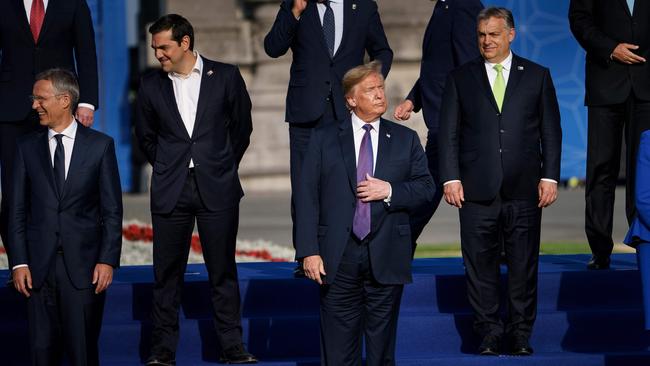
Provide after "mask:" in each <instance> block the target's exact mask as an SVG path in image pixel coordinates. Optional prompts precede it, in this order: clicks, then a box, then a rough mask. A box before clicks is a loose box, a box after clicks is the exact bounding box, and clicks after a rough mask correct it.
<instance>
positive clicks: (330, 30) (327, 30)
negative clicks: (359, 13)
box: [323, 0, 336, 57]
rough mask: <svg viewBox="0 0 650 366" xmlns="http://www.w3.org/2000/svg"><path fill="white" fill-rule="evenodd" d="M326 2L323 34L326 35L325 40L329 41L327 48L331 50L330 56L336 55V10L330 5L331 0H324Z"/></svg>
mask: <svg viewBox="0 0 650 366" xmlns="http://www.w3.org/2000/svg"><path fill="white" fill-rule="evenodd" d="M323 3H324V4H325V15H324V16H323V35H324V36H325V42H326V43H327V48H328V49H329V51H330V57H334V33H335V30H336V28H335V26H334V11H333V10H332V7H331V6H330V2H329V0H325V1H323Z"/></svg>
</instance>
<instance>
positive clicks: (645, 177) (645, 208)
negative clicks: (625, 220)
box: [623, 130, 650, 246]
mask: <svg viewBox="0 0 650 366" xmlns="http://www.w3.org/2000/svg"><path fill="white" fill-rule="evenodd" d="M648 182H650V130H646V131H645V132H643V133H642V134H641V142H640V144H639V156H638V158H637V162H636V186H635V187H636V190H635V192H634V195H635V197H634V203H635V204H636V209H637V215H636V217H635V218H634V220H633V221H632V225H630V229H629V231H628V232H627V236H626V237H625V240H623V242H624V243H625V244H629V245H632V246H636V245H637V244H639V243H643V242H645V243H649V242H650V184H648Z"/></svg>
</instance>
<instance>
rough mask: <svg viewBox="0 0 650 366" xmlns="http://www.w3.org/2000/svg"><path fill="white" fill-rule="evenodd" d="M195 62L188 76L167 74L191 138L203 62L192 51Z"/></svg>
mask: <svg viewBox="0 0 650 366" xmlns="http://www.w3.org/2000/svg"><path fill="white" fill-rule="evenodd" d="M194 56H196V62H195V63H194V67H193V68H192V71H191V72H190V73H189V74H188V75H181V74H177V73H175V72H170V73H169V74H167V75H168V76H169V78H170V79H171V81H172V85H173V86H174V97H175V98H176V106H177V107H178V112H179V113H180V115H181V118H182V119H183V124H184V125H185V128H186V129H187V134H188V135H189V136H190V137H191V136H192V132H194V123H195V122H196V107H197V106H198V104H199V92H200V91H201V75H203V60H202V59H201V56H200V55H199V53H198V52H196V51H194ZM189 167H190V168H193V167H194V160H192V159H190V165H189Z"/></svg>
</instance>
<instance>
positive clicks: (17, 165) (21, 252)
mask: <svg viewBox="0 0 650 366" xmlns="http://www.w3.org/2000/svg"><path fill="white" fill-rule="evenodd" d="M12 174H13V176H12V178H13V187H12V188H13V189H12V190H11V192H9V200H10V201H9V223H8V224H9V242H8V243H6V244H5V245H7V249H8V252H7V254H8V255H9V268H10V269H11V268H13V267H14V266H17V265H19V264H29V255H28V254H27V240H26V237H25V226H26V222H27V213H26V211H25V209H26V205H25V202H26V200H27V197H26V194H27V189H28V184H29V183H28V181H27V170H26V169H25V160H24V158H23V151H22V148H21V146H20V144H19V145H18V147H17V148H16V158H15V161H14V171H13V173H12Z"/></svg>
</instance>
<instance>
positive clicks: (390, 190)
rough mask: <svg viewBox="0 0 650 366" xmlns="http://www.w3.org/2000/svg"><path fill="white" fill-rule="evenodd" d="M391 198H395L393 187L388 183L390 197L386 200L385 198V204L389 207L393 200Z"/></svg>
mask: <svg viewBox="0 0 650 366" xmlns="http://www.w3.org/2000/svg"><path fill="white" fill-rule="evenodd" d="M391 197H393V186H391V185H390V183H388V196H387V197H386V198H384V202H385V203H386V204H387V205H388V206H390V199H391Z"/></svg>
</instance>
